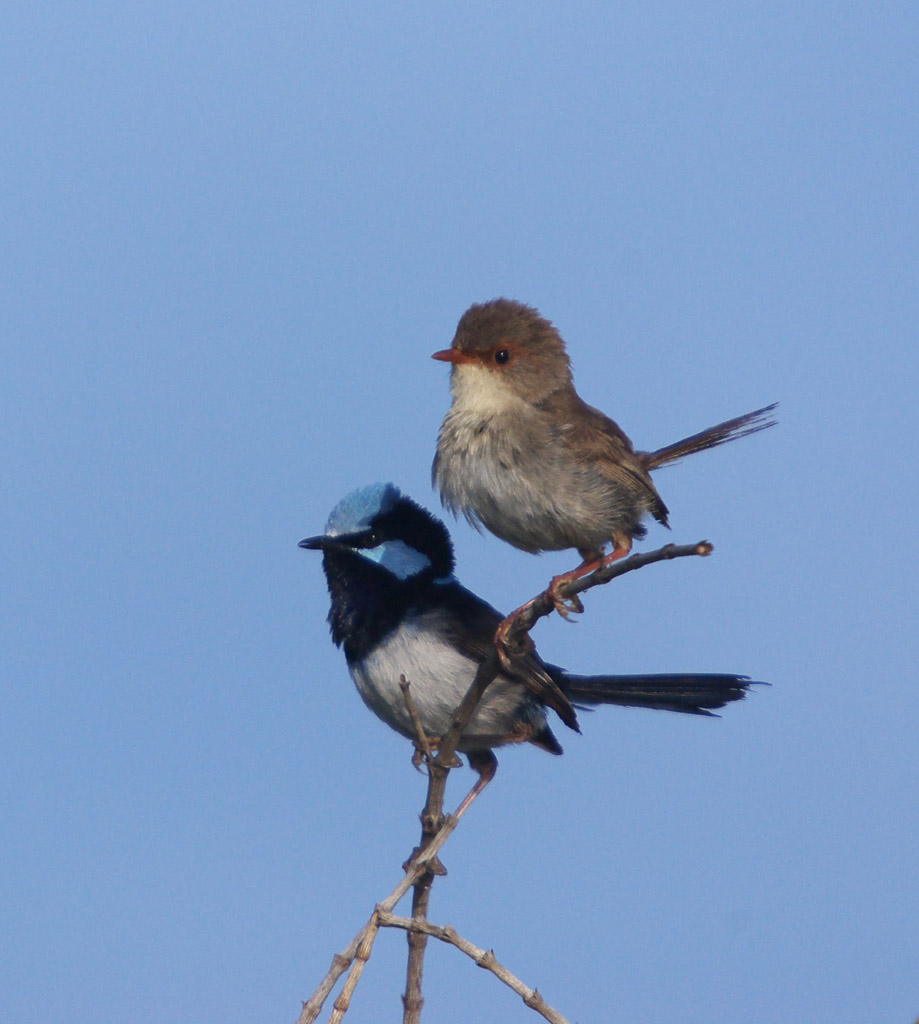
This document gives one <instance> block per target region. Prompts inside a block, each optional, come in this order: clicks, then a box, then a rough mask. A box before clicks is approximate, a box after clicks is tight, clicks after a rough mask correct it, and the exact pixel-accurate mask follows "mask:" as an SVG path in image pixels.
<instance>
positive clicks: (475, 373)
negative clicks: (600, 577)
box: [432, 299, 775, 632]
mask: <svg viewBox="0 0 919 1024" xmlns="http://www.w3.org/2000/svg"><path fill="white" fill-rule="evenodd" d="M433 358H434V359H441V360H444V361H446V362H449V363H452V368H451V373H450V389H451V392H452V396H453V402H452V405H451V406H450V409H449V411H448V413H447V415H446V417H445V419H444V421H443V424H442V426H441V428H440V434H439V436H438V439H437V454H436V455H435V457H434V466H433V470H432V476H433V481H434V484H435V486H436V487H437V488H438V489H439V491H440V497H441V500H442V501H443V504H444V506H445V507H446V508H447V509H449V510H450V511H451V512H453V513H454V514H456V515H458V514H459V513H463V515H464V516H465V517H466V518H467V519H468V520H469V521H470V522H471V523H472V524H473V525H475V526H478V525H479V524H481V525H483V526H485V527H487V529H489V530H490V531H491V532H492V533H494V534H495V535H497V536H498V537H500V538H501V539H502V540H506V541H507V542H508V543H509V544H513V545H514V547H517V548H522V549H523V550H524V551H530V552H533V553H538V552H541V551H560V550H563V549H565V548H576V549H577V551H578V553H579V554H580V556H581V559H582V562H581V565H579V566H578V567H577V568H575V569H573V570H571V571H570V572H567V573H564V574H562V575H561V576H556V577H555V578H554V579H553V581H552V585H551V587H550V594H551V596H552V598H553V600H554V602H555V606H556V608H558V609H559V611H560V612H562V614H564V613H565V610H566V609H565V605H564V602H563V601H561V599H560V597H559V593H558V587H559V586H560V585H561V584H562V583H565V582H568V581H570V580H573V579H576V578H578V577H579V576H583V575H585V574H586V573H588V572H591V571H593V570H594V569H596V568H598V566H599V565H600V564H601V563H602V564H608V563H610V562H612V561H614V560H615V559H617V558H621V557H622V556H623V555H626V554H628V553H629V551H630V550H631V548H632V541H633V540H635V539H639V538H641V537H644V535H645V534H646V532H647V531H646V529H645V527H644V526H643V525H642V520H643V519H644V518H645V516H646V515H648V514H650V515H651V516H653V517H654V518H655V519H656V520H657V521H658V522H659V523H662V524H663V525H664V526H667V525H668V522H667V506H666V505H665V504H664V501H663V499H662V498H661V496H660V495H659V494H658V492H657V488H656V487H655V486H654V484H653V482H652V481H651V470H653V469H657V468H658V467H660V466H664V465H667V464H668V463H672V462H675V461H676V460H677V459H680V458H682V457H683V456H685V455H691V454H692V453H693V452H698V451H702V450H703V449H705V448H714V447H715V446H716V445H719V444H724V443H725V442H726V441H733V440H734V439H736V438H739V437H746V436H747V435H748V434H754V433H756V432H757V431H759V430H765V429H766V428H767V427H771V426H772V425H773V424H774V423H775V420H774V419H773V417H772V416H771V415H770V414H771V413H772V411H773V409H775V405H769V406H766V407H765V408H763V409H757V410H755V411H754V412H750V413H747V414H746V415H745V416H738V417H737V418H736V419H733V420H728V421H727V422H725V423H719V424H718V425H717V426H715V427H711V428H709V429H708V430H703V431H702V432H701V433H699V434H694V435H693V436H692V437H687V438H685V439H684V440H682V441H677V442H676V444H671V445H667V446H666V447H665V448H659V449H658V450H657V451H654V452H642V451H635V449H634V448H633V447H632V442H631V441H630V440H629V439H628V437H627V436H626V435H625V433H624V432H623V431H622V430H621V429H620V428H619V427H618V426H617V424H615V423H614V422H613V421H612V420H611V419H609V417H607V416H605V415H604V414H603V413H602V412H600V411H599V410H598V409H594V408H592V407H591V406H589V405H587V403H586V402H584V401H583V400H582V399H581V398H580V397H579V395H578V393H577V391H575V388H574V380H573V378H572V374H571V365H570V362H569V359H568V353H567V352H566V351H565V342H564V341H563V340H562V336H561V335H560V334H559V332H558V330H557V329H556V328H555V326H554V325H553V324H552V323H551V322H550V321H549V320H546V319H545V318H544V317H542V316H540V314H539V312H538V310H536V309H533V308H532V307H531V306H526V305H524V304H523V303H521V302H515V301H513V300H511V299H494V300H493V301H491V302H485V303H482V304H480V305H473V306H470V307H469V309H467V310H466V312H465V313H464V314H463V316H462V317H461V319H460V321H459V325H458V326H457V329H456V335H455V337H454V338H453V344H452V347H451V348H449V349H446V350H445V351H442V352H435V353H434V356H433ZM610 542H611V543H612V551H611V552H610V554H608V555H606V557H605V558H604V551H605V548H606V545H607V543H610ZM505 632H506V630H505Z"/></svg>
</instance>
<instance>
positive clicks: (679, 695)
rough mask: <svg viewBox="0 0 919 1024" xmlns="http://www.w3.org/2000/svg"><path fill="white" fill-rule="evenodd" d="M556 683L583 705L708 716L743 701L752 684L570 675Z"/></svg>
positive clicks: (726, 678) (709, 678)
mask: <svg viewBox="0 0 919 1024" xmlns="http://www.w3.org/2000/svg"><path fill="white" fill-rule="evenodd" d="M559 685H560V686H561V688H562V689H563V690H564V692H565V695H566V696H567V697H568V698H569V699H570V700H572V701H577V702H581V703H584V704H621V705H623V706H625V707H636V708H659V709H661V710H664V711H682V712H684V713H685V714H689V715H711V713H712V712H711V710H710V709H712V708H721V707H724V705H725V704H729V703H730V702H731V701H734V700H743V698H744V697H745V696H746V695H747V690H749V688H750V687H751V686H754V685H756V684H755V683H754V681H753V680H752V679H750V677H749V676H732V675H677V676H668V675H651V676H570V675H567V674H566V675H564V676H562V677H561V679H560V680H559Z"/></svg>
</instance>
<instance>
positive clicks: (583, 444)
mask: <svg viewBox="0 0 919 1024" xmlns="http://www.w3.org/2000/svg"><path fill="white" fill-rule="evenodd" d="M540 406H541V407H542V408H545V409H546V411H547V412H548V413H549V414H550V417H551V419H552V421H553V422H556V423H562V424H563V426H562V428H561V430H562V436H563V440H564V444H565V447H566V450H567V452H568V455H569V457H570V458H572V459H574V460H577V461H578V462H581V463H583V464H585V465H590V466H591V467H592V468H595V469H596V471H597V472H599V473H600V474H601V475H602V476H603V477H605V478H606V479H608V480H610V481H611V482H612V483H613V484H614V485H615V486H616V487H620V488H622V489H623V490H625V491H627V492H629V493H631V494H634V495H636V497H637V498H638V500H639V501H640V502H641V503H642V504H644V505H645V507H646V508H647V509H648V511H649V512H650V513H651V515H652V516H654V518H655V519H656V520H657V521H658V522H659V523H663V524H664V525H665V526H666V525H667V506H666V505H665V504H664V500H663V498H661V496H660V495H659V494H658V493H657V488H656V487H655V486H654V483H653V482H652V480H651V474H650V473H649V472H648V470H647V469H646V468H645V466H644V463H643V462H642V461H641V458H640V456H639V455H638V454H637V453H636V452H635V449H634V448H633V447H632V442H631V441H630V440H629V437H628V435H627V434H626V433H625V431H624V430H622V428H621V427H620V426H619V424H618V423H616V422H615V421H614V420H611V419H610V418H609V416H607V415H605V414H604V413H602V412H600V410H599V409H595V408H594V407H593V406H592V405H588V404H587V403H586V402H585V401H583V399H581V397H580V396H579V395H578V394H577V392H575V391H573V390H572V391H567V390H566V389H559V391H556V392H555V393H554V394H552V395H550V396H549V397H548V398H547V399H545V400H544V401H543V402H541V403H540Z"/></svg>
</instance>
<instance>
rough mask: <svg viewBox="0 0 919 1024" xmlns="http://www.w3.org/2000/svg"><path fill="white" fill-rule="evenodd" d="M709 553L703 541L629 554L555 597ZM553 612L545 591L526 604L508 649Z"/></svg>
mask: <svg viewBox="0 0 919 1024" xmlns="http://www.w3.org/2000/svg"><path fill="white" fill-rule="evenodd" d="M712 551H714V547H713V545H711V544H710V543H709V542H708V541H707V540H700V541H699V542H698V544H665V545H664V547H662V548H657V549H655V550H654V551H642V552H639V553H638V554H634V555H630V556H629V557H628V558H624V559H623V560H622V561H621V562H612V563H611V564H610V565H607V566H604V567H603V568H600V569H597V570H596V571H595V572H592V573H591V574H590V575H589V576H582V577H581V578H580V579H577V580H572V581H571V582H570V583H564V584H562V586H561V587H559V596H560V597H562V598H564V599H568V598H571V597H576V596H577V595H578V594H583V593H584V591H585V590H590V589H591V588H592V587H599V586H602V585H603V584H605V583H609V582H610V581H611V580H614V579H616V578H617V577H619V576H624V575H625V574H626V573H627V572H634V571H635V570H636V569H641V568H643V567H644V566H646V565H651V563H652V562H666V561H670V560H671V559H673V558H688V557H690V556H693V555H695V556H700V557H702V558H706V557H707V556H708V555H710V554H711V553H712ZM553 611H555V603H554V602H553V600H552V597H551V596H550V594H549V590H548V589H546V590H544V591H543V592H542V593H541V594H537V595H536V597H534V598H532V600H530V601H527V603H526V604H525V605H523V606H522V607H521V608H520V609H519V611H517V612H516V613H515V617H514V623H513V625H512V626H511V628H510V629H509V630H508V633H507V642H508V646H509V647H511V648H512V649H513V648H517V647H518V646H519V645H520V644H521V642H522V641H523V638H524V634H526V633H529V631H530V630H531V629H532V628H533V626H535V625H536V623H537V622H538V621H539V620H540V619H541V618H543V616H545V615H550V614H551V613H552V612H553Z"/></svg>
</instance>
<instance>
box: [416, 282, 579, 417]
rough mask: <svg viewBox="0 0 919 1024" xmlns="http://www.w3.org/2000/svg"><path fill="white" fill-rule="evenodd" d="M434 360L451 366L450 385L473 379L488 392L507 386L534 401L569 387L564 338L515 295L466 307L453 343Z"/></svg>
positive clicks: (517, 393) (537, 311) (506, 387)
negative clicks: (484, 386)
mask: <svg viewBox="0 0 919 1024" xmlns="http://www.w3.org/2000/svg"><path fill="white" fill-rule="evenodd" d="M432 358H434V359H440V360H443V361H444V362H448V363H452V364H453V384H454V388H456V387H457V386H462V385H461V384H460V381H459V380H458V378H461V377H467V378H474V379H475V380H476V383H477V384H479V386H482V385H486V387H487V390H488V391H490V392H493V391H494V390H495V389H498V390H505V389H507V390H508V391H510V392H512V393H514V394H516V395H517V396H518V397H519V398H524V399H526V400H527V401H530V402H535V401H539V400H540V399H541V398H544V397H545V396H546V395H549V394H551V393H552V392H553V391H557V390H558V389H559V388H560V387H571V386H572V377H571V364H570V362H569V359H568V353H567V352H566V351H565V342H564V341H563V340H562V336H561V335H560V334H559V333H558V331H557V330H556V329H555V327H554V326H553V324H552V322H551V321H550V320H546V319H545V317H542V316H540V314H539V310H537V309H534V308H533V307H532V306H527V305H524V303H522V302H516V301H515V300H513V299H492V300H491V302H482V303H477V304H476V305H473V306H470V307H469V309H467V310H466V312H465V313H464V314H463V315H462V317H461V318H460V322H459V324H458V325H457V328H456V335H455V336H454V338H453V344H452V346H451V347H450V348H448V349H444V351H442V352H435V353H434V355H433V357H432ZM486 382H487V383H486ZM469 383H471V380H469ZM487 385H491V387H488V386H487Z"/></svg>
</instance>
